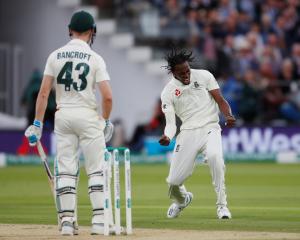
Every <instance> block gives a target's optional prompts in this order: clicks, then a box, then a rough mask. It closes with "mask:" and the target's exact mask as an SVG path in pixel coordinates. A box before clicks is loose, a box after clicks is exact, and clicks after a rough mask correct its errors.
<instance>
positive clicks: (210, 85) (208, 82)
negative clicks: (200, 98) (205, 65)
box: [204, 71, 220, 91]
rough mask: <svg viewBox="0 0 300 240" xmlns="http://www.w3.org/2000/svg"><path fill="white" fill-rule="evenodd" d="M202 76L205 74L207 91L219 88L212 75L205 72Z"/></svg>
mask: <svg viewBox="0 0 300 240" xmlns="http://www.w3.org/2000/svg"><path fill="white" fill-rule="evenodd" d="M204 74H205V79H206V88H207V90H208V91H211V90H214V89H219V88H220V87H219V84H218V82H217V80H216V79H215V77H214V75H212V74H211V73H210V72H209V71H205V73H204Z"/></svg>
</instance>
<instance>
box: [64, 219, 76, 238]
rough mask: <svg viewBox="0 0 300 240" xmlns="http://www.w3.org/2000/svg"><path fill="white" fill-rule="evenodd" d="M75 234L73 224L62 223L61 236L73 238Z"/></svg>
mask: <svg viewBox="0 0 300 240" xmlns="http://www.w3.org/2000/svg"><path fill="white" fill-rule="evenodd" d="M74 233H75V228H74V225H73V223H71V222H69V221H64V222H62V224H61V235H63V236H73V235H74Z"/></svg>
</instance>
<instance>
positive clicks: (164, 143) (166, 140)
mask: <svg viewBox="0 0 300 240" xmlns="http://www.w3.org/2000/svg"><path fill="white" fill-rule="evenodd" d="M170 141H171V140H170V138H168V137H167V136H166V135H162V136H161V137H160V139H159V141H158V142H159V144H160V145H162V146H168V145H169V144H170Z"/></svg>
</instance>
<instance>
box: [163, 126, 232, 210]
mask: <svg viewBox="0 0 300 240" xmlns="http://www.w3.org/2000/svg"><path fill="white" fill-rule="evenodd" d="M199 153H202V154H204V155H205V157H206V159H207V161H208V165H209V168H210V172H211V176H212V183H213V185H214V188H215V191H216V194H217V203H216V204H217V205H218V206H222V205H224V206H225V205H227V201H226V193H225V178H224V175H225V165H224V159H223V150H222V139H221V130H220V129H216V128H212V129H208V128H206V129H205V128H198V129H192V130H182V131H181V132H180V134H179V135H178V136H177V139H176V145H175V148H174V151H173V156H172V160H171V166H170V171H169V176H168V178H167V182H168V184H169V186H170V191H169V195H170V197H171V198H172V199H174V200H175V201H176V202H178V203H182V202H184V197H185V194H186V191H185V188H184V186H183V183H184V181H185V180H186V179H187V178H188V177H189V176H191V175H192V172H193V170H194V165H195V160H196V157H197V155H198V154H199Z"/></svg>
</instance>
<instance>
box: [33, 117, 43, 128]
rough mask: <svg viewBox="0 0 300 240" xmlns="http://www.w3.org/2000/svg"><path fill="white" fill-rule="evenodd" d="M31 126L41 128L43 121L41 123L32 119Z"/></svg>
mask: <svg viewBox="0 0 300 240" xmlns="http://www.w3.org/2000/svg"><path fill="white" fill-rule="evenodd" d="M33 126H36V127H38V128H42V127H43V123H42V122H41V121H39V120H37V119H35V120H34V121H33Z"/></svg>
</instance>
